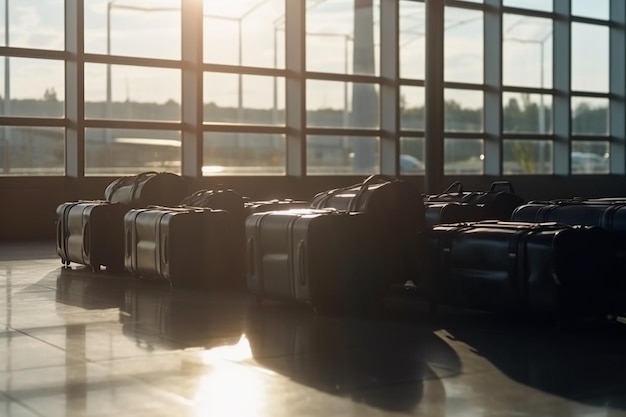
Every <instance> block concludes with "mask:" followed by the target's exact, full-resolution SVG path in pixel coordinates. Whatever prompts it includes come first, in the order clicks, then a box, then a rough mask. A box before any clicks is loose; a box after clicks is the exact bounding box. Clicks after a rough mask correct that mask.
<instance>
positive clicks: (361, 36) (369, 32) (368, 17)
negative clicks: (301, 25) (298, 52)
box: [306, 0, 380, 75]
mask: <svg viewBox="0 0 626 417" xmlns="http://www.w3.org/2000/svg"><path fill="white" fill-rule="evenodd" d="M358 3H359V2H355V1H354V0H333V1H323V2H321V1H319V0H306V7H307V12H306V62H307V64H306V65H307V70H309V71H321V72H332V73H340V74H367V75H374V74H378V69H379V68H380V65H379V62H378V61H379V60H378V56H379V52H378V50H379V45H380V26H379V25H380V18H379V9H380V6H379V4H380V0H372V5H373V6H372V7H365V6H363V5H361V6H359V7H356V9H355V5H358ZM361 3H362V4H363V3H367V2H361Z"/></svg>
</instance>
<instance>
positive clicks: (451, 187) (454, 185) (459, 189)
mask: <svg viewBox="0 0 626 417" xmlns="http://www.w3.org/2000/svg"><path fill="white" fill-rule="evenodd" d="M455 189H456V191H454V190H455ZM451 193H457V194H463V183H462V182H461V181H454V182H453V183H452V184H450V185H449V186H448V188H446V189H445V190H443V192H441V193H439V194H437V197H439V196H441V195H443V194H451Z"/></svg>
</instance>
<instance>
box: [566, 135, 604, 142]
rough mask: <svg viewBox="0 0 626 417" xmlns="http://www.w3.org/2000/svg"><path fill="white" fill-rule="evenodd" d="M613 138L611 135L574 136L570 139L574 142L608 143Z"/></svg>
mask: <svg viewBox="0 0 626 417" xmlns="http://www.w3.org/2000/svg"><path fill="white" fill-rule="evenodd" d="M611 139H612V137H611V136H610V135H608V134H607V135H604V136H602V135H572V136H571V137H570V140H571V141H572V142H577V141H589V142H593V141H602V142H606V141H607V140H611Z"/></svg>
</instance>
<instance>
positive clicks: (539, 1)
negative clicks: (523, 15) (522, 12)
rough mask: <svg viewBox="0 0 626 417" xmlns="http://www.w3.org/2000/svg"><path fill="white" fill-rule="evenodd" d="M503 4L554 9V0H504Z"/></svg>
mask: <svg viewBox="0 0 626 417" xmlns="http://www.w3.org/2000/svg"><path fill="white" fill-rule="evenodd" d="M502 5H503V6H510V7H519V8H520V9H530V10H540V11H544V12H551V11H552V2H551V1H548V0H503V2H502Z"/></svg>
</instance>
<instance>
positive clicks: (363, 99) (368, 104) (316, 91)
mask: <svg viewBox="0 0 626 417" xmlns="http://www.w3.org/2000/svg"><path fill="white" fill-rule="evenodd" d="M306 89H307V90H306V91H307V94H306V103H307V106H306V107H307V124H308V125H309V126H320V127H352V128H377V127H378V126H379V123H380V122H379V111H378V86H377V85H375V84H364V83H345V82H339V81H318V80H308V81H307V84H306Z"/></svg>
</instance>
